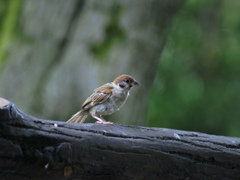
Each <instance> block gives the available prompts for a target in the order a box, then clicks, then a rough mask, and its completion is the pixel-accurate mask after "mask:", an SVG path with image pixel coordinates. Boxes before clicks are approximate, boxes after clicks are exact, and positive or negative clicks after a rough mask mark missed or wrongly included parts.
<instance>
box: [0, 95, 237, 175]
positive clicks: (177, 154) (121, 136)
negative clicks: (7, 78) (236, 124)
mask: <svg viewBox="0 0 240 180" xmlns="http://www.w3.org/2000/svg"><path fill="white" fill-rule="evenodd" d="M0 169H1V171H0V179H6V180H7V179H20V180H22V179H23V180H25V179H41V180H42V179H55V178H56V179H66V177H67V178H68V179H124V180H125V179H164V180H167V179H171V180H174V179H199V180H202V179H211V180H212V179H216V180H219V179H239V178H240V139H239V138H233V137H224V136H214V135H208V134H203V133H197V132H187V131H179V130H173V129H163V128H147V127H139V126H122V125H102V124H72V123H64V122H59V121H49V120H41V119H37V118H35V117H32V116H29V115H26V114H24V113H23V112H22V111H20V110H18V109H17V108H16V107H15V105H14V104H12V103H11V102H9V101H7V100H5V99H2V98H1V99H0Z"/></svg>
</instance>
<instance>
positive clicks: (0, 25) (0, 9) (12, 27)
mask: <svg viewBox="0 0 240 180" xmlns="http://www.w3.org/2000/svg"><path fill="white" fill-rule="evenodd" d="M21 4H22V1H21V0H8V1H5V0H0V67H1V66H2V64H3V62H4V60H5V59H6V56H7V54H8V53H9V51H10V50H9V44H10V42H11V39H12V38H13V37H14V35H15V34H16V33H15V32H16V29H17V28H16V27H17V23H18V18H19V13H20V9H21Z"/></svg>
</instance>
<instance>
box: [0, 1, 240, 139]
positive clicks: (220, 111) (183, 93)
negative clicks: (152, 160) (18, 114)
mask: <svg viewBox="0 0 240 180" xmlns="http://www.w3.org/2000/svg"><path fill="white" fill-rule="evenodd" d="M239 9H240V1H234V0H230V1H229V0H185V1H183V0H176V1H175V0H173V1H165V0H161V1H156V0H151V1H148V0H140V1H137V2H134V1H127V0H126V1H121V0H115V1H111V2H109V1H106V0H104V1H97V0H89V1H80V0H79V1H77V0H69V1H63V0H59V1H55V0H41V1H39V2H37V1H32V0H9V1H4V0H0V23H1V24H0V25H1V29H0V70H1V71H0V96H2V97H4V98H6V99H9V100H11V101H13V102H14V103H16V105H17V106H18V108H20V109H22V110H23V111H25V112H26V113H29V114H32V115H35V116H37V117H40V118H44V119H58V120H63V121H65V120H67V119H68V118H69V117H70V116H71V115H72V114H74V113H75V112H77V111H78V110H79V108H80V107H81V104H82V102H83V101H84V100H85V98H86V97H87V96H88V95H90V94H91V92H92V90H93V89H94V88H96V87H98V86H99V85H102V84H104V83H106V82H109V81H111V80H113V79H114V78H115V77H117V76H118V75H120V74H123V73H126V74H130V75H132V76H134V77H135V78H136V79H137V80H138V81H139V82H140V83H141V85H142V86H141V87H140V88H135V89H134V90H132V92H131V96H130V98H129V99H128V102H127V103H126V105H125V106H124V107H123V108H122V109H121V110H120V111H119V112H117V113H116V114H114V115H111V116H108V117H106V118H107V119H108V120H111V121H115V122H119V123H122V124H129V125H143V126H150V127H164V128H174V129H181V130H189V131H198V132H204V133H210V134H219V135H227V136H237V137H240V130H239V127H240V120H239V117H240V110H239V107H240V18H239V17H240V11H239ZM86 82H87V83H86ZM88 122H94V121H93V120H92V119H91V120H88Z"/></svg>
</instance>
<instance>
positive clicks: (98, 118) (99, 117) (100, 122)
mask: <svg viewBox="0 0 240 180" xmlns="http://www.w3.org/2000/svg"><path fill="white" fill-rule="evenodd" d="M93 118H95V119H96V120H97V121H96V123H98V124H116V123H113V122H110V121H106V120H105V119H103V118H102V117H101V116H96V115H95V116H93Z"/></svg>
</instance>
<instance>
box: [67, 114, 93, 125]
mask: <svg viewBox="0 0 240 180" xmlns="http://www.w3.org/2000/svg"><path fill="white" fill-rule="evenodd" d="M88 114H89V113H88V112H86V111H79V112H77V113H76V114H74V115H73V116H72V117H71V118H70V119H69V120H68V121H67V122H73V123H83V122H84V121H85V119H86V118H87V117H88Z"/></svg>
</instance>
